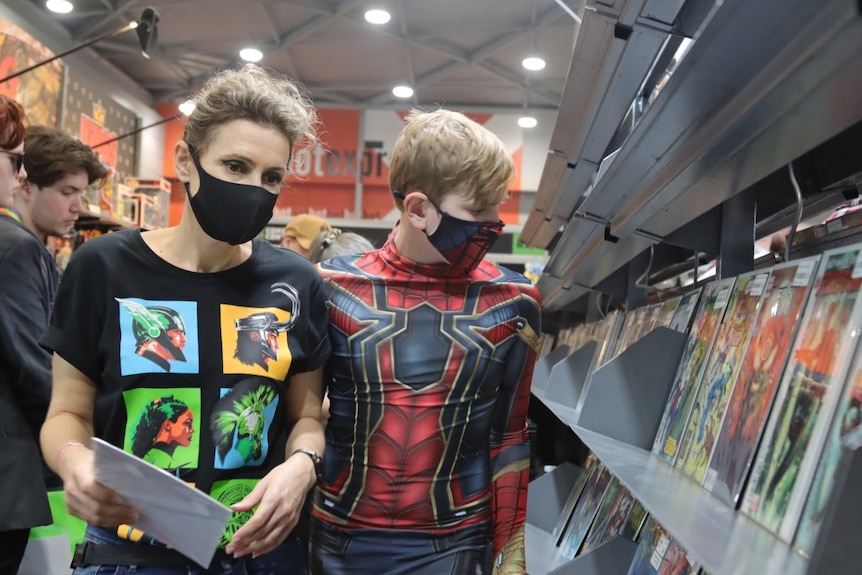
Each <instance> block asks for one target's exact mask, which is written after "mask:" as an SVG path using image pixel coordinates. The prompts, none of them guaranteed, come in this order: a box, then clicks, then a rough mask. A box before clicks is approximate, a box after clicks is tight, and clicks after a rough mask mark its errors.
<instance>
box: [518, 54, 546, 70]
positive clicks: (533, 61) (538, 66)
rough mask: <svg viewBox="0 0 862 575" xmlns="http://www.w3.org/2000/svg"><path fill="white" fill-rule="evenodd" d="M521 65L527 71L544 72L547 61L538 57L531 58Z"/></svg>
mask: <svg viewBox="0 0 862 575" xmlns="http://www.w3.org/2000/svg"><path fill="white" fill-rule="evenodd" d="M521 65H522V66H523V67H524V68H526V69H527V70H534V71H535V70H542V69H544V67H545V61H544V60H543V59H542V58H539V57H538V56H530V57H529V58H524V59H523V61H521Z"/></svg>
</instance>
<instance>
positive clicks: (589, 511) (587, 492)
mask: <svg viewBox="0 0 862 575" xmlns="http://www.w3.org/2000/svg"><path fill="white" fill-rule="evenodd" d="M611 477H612V475H611V472H610V471H608V469H607V468H606V467H605V466H604V465H602V464H599V465H598V466H596V471H595V472H594V473H592V474H590V477H589V479H588V480H587V484H586V485H585V486H584V490H583V492H582V493H581V497H580V499H579V500H578V503H577V505H575V511H574V513H572V519H571V520H570V521H569V525H568V527H566V531H565V532H564V534H563V540H562V542H561V543H560V554H561V555H562V556H563V557H564V558H565V559H567V560H568V559H573V558H574V557H575V555H577V554H578V552H579V551H580V549H581V544H583V542H584V537H585V536H586V534H587V530H589V528H590V525H592V523H593V519H595V517H596V512H597V511H598V509H599V503H601V501H602V497H604V495H605V490H606V489H607V487H608V484H610V481H611Z"/></svg>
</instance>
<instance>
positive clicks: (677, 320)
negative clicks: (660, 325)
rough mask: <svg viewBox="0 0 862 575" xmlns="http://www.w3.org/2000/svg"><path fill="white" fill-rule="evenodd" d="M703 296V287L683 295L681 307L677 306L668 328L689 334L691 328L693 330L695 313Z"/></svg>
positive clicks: (680, 300) (680, 299)
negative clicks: (692, 322)
mask: <svg viewBox="0 0 862 575" xmlns="http://www.w3.org/2000/svg"><path fill="white" fill-rule="evenodd" d="M702 294H703V287H702V286H701V287H698V288H696V289H694V290H692V291H690V292H688V293H686V294H683V295H682V296H681V297H680V298H679V305H677V306H676V311H675V312H674V313H673V318H672V319H671V320H670V323H669V324H668V325H667V327H669V328H670V329H672V330H674V331H678V332H680V333H688V330H689V328H691V320H692V318H693V317H694V311H695V310H696V309H697V304H698V303H700V296H701V295H702Z"/></svg>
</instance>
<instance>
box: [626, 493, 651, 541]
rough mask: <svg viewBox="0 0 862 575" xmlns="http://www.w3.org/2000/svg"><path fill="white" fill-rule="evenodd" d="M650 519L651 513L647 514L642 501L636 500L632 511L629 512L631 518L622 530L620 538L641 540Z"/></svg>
mask: <svg viewBox="0 0 862 575" xmlns="http://www.w3.org/2000/svg"><path fill="white" fill-rule="evenodd" d="M648 518H649V513H647V510H646V509H644V506H643V505H641V502H640V501H638V500H636V499H635V502H634V504H633V505H632V510H631V511H629V516H628V517H627V518H626V521H625V523H623V526H622V527H621V528H620V537H625V538H626V539H628V540H630V541H638V540H640V538H641V533H643V530H644V525H646V522H647V519H648Z"/></svg>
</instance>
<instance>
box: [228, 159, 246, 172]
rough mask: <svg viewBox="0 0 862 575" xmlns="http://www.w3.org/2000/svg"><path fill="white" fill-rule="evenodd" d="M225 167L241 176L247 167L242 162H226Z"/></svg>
mask: <svg viewBox="0 0 862 575" xmlns="http://www.w3.org/2000/svg"><path fill="white" fill-rule="evenodd" d="M224 165H225V166H226V167H227V169H228V171H229V172H232V173H235V174H241V173H243V171H244V170H245V166H244V165H243V163H242V162H236V161H233V160H226V161H225V162H224Z"/></svg>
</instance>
